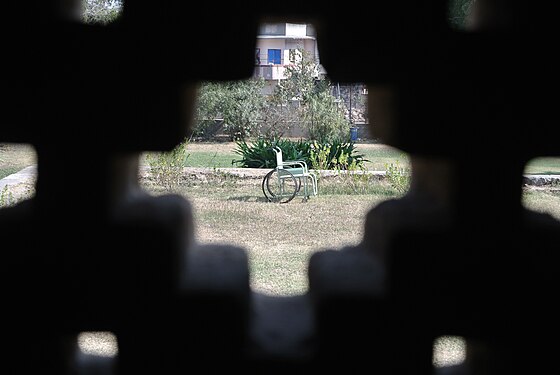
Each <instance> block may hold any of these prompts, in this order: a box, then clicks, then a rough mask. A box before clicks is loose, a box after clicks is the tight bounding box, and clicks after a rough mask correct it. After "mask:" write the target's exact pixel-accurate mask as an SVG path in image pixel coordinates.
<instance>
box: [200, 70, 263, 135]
mask: <svg viewBox="0 0 560 375" xmlns="http://www.w3.org/2000/svg"><path fill="white" fill-rule="evenodd" d="M263 87H264V80H263V79H262V78H257V79H256V78H250V79H246V80H240V81H228V82H204V83H202V84H201V86H200V88H199V90H198V97H197V105H196V118H195V126H194V131H193V133H194V134H195V135H198V136H203V137H204V136H208V135H211V133H212V131H211V130H212V128H213V127H214V125H215V124H216V121H217V120H220V119H221V120H222V125H223V130H224V131H225V132H226V133H227V134H229V136H230V137H231V139H232V140H238V139H245V138H246V137H248V136H251V135H254V134H256V133H258V130H259V127H260V123H261V122H260V119H261V114H262V110H263V107H264V104H265V97H264V96H263V95H262V93H261V92H262V88H263Z"/></svg>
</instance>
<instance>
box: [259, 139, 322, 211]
mask: <svg viewBox="0 0 560 375" xmlns="http://www.w3.org/2000/svg"><path fill="white" fill-rule="evenodd" d="M272 150H273V151H274V152H275V153H276V168H274V169H272V170H271V171H269V172H268V173H267V174H266V175H265V176H264V178H263V180H262V184H261V185H262V186H261V187H262V191H263V194H264V196H265V197H266V199H267V200H268V201H269V202H276V203H288V202H290V201H291V200H292V199H294V198H295V197H296V196H298V195H299V196H303V199H304V201H307V200H308V199H309V197H310V196H311V195H317V177H316V176H315V174H313V173H310V172H309V169H308V167H307V163H306V162H305V161H303V160H283V156H282V149H281V148H280V147H278V146H275V147H274V148H273V149H272Z"/></svg>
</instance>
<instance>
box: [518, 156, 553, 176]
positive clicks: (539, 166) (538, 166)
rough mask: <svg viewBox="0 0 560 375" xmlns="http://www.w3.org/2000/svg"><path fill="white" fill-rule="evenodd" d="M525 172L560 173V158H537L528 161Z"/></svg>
mask: <svg viewBox="0 0 560 375" xmlns="http://www.w3.org/2000/svg"><path fill="white" fill-rule="evenodd" d="M525 173H526V174H557V175H560V158H551V157H548V158H535V159H533V160H531V161H530V162H529V163H527V165H526V166H525Z"/></svg>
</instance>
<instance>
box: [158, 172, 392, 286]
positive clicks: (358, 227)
mask: <svg viewBox="0 0 560 375" xmlns="http://www.w3.org/2000/svg"><path fill="white" fill-rule="evenodd" d="M224 179H225V182H224ZM190 182H191V183H190V184H189V183H187V184H186V185H185V186H183V187H181V188H180V189H179V190H177V192H178V193H180V194H182V195H184V196H185V197H186V198H187V199H189V201H190V202H191V204H192V206H193V211H194V217H195V223H196V227H195V236H196V239H197V241H198V242H200V243H218V244H220V243H221V244H232V245H237V246H241V247H243V248H245V249H246V250H247V252H248V256H249V262H250V264H249V266H250V271H251V286H252V288H253V289H254V290H256V291H260V292H262V293H266V294H272V295H296V294H302V293H305V292H306V291H307V288H308V281H307V265H308V260H309V257H310V256H311V254H313V253H314V252H316V251H321V250H324V249H327V248H340V247H342V246H346V245H353V244H357V243H358V242H359V241H360V240H361V238H362V236H363V227H364V218H365V214H366V213H367V211H368V210H369V209H371V208H372V207H373V206H374V205H375V204H377V203H379V202H380V201H381V200H383V199H386V197H381V196H377V195H319V196H316V197H312V198H311V199H310V200H309V201H308V202H303V201H302V199H301V198H300V197H296V198H295V199H294V200H292V201H291V202H289V203H287V204H277V203H270V202H268V201H266V199H265V197H264V195H263V194H262V191H261V186H260V183H261V179H258V178H253V179H250V178H235V177H231V176H229V177H225V176H224V175H220V174H218V175H217V177H216V179H215V180H212V179H206V180H204V181H200V180H191V181H190ZM152 191H154V190H152Z"/></svg>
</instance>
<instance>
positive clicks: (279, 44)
mask: <svg viewBox="0 0 560 375" xmlns="http://www.w3.org/2000/svg"><path fill="white" fill-rule="evenodd" d="M298 50H305V51H307V54H308V55H309V56H310V57H311V58H312V59H314V60H315V61H316V62H317V63H318V64H319V50H318V48H317V35H316V32H315V29H314V28H313V26H312V25H310V24H295V23H266V24H262V25H261V26H260V29H259V33H258V35H257V42H256V50H255V73H254V76H255V77H263V78H264V79H265V80H266V83H267V84H266V87H265V90H264V93H265V94H269V93H272V90H273V89H274V86H275V85H276V84H277V83H278V81H279V80H281V79H284V78H285V76H284V70H285V67H286V65H289V64H291V63H294V62H295V61H296V59H297V58H298V54H297V51H298ZM320 69H321V71H320V72H318V74H325V71H324V69H323V68H322V67H320Z"/></svg>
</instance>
